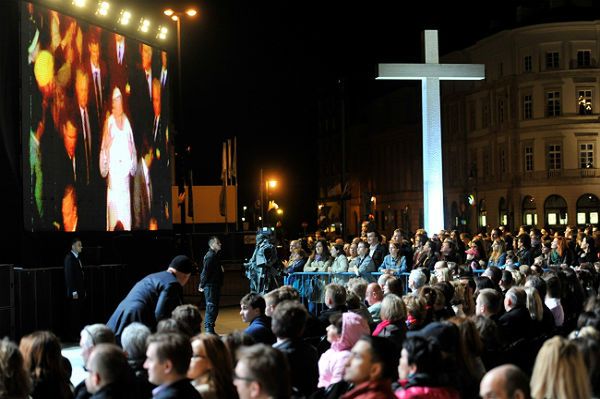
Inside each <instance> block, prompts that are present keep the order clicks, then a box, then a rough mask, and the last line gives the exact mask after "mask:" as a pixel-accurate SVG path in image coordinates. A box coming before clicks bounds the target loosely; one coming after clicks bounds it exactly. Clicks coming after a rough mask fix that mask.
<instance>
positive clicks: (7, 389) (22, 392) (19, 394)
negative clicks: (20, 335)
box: [0, 338, 31, 399]
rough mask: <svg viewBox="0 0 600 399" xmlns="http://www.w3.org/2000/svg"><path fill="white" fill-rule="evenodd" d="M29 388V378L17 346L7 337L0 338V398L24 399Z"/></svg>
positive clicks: (27, 394)
mask: <svg viewBox="0 0 600 399" xmlns="http://www.w3.org/2000/svg"><path fill="white" fill-rule="evenodd" d="M30 390H31V379H30V378H29V376H28V375H27V372H26V371H25V366H24V364H23V356H22V355H21V352H19V348H18V347H17V345H15V344H14V343H12V342H11V341H9V340H8V338H4V339H3V340H0V398H11V399H25V398H28V397H29V392H30Z"/></svg>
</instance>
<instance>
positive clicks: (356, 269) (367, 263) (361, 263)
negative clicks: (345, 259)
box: [348, 241, 377, 282]
mask: <svg viewBox="0 0 600 399" xmlns="http://www.w3.org/2000/svg"><path fill="white" fill-rule="evenodd" d="M356 251H357V253H358V257H357V258H356V260H355V262H354V265H351V267H350V266H349V267H348V271H349V272H353V273H355V274H356V275H357V276H361V277H362V278H364V279H365V280H367V281H369V282H372V281H374V280H375V279H374V278H373V276H372V275H371V272H374V271H375V270H377V268H376V267H375V262H373V259H371V257H370V256H369V244H367V243H366V242H364V241H359V242H358V244H357V247H356Z"/></svg>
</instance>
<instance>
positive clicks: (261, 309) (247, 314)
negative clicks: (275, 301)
mask: <svg viewBox="0 0 600 399" xmlns="http://www.w3.org/2000/svg"><path fill="white" fill-rule="evenodd" d="M266 306H267V305H266V303H265V299H264V298H263V297H262V296H261V295H260V294H257V293H255V292H251V293H249V294H246V295H244V297H243V298H242V299H241V300H240V309H241V310H240V315H241V316H242V321H243V322H244V323H251V322H252V320H254V319H256V318H257V317H260V316H262V315H264V314H265V308H266Z"/></svg>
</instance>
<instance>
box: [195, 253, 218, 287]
mask: <svg viewBox="0 0 600 399" xmlns="http://www.w3.org/2000/svg"><path fill="white" fill-rule="evenodd" d="M207 284H208V285H217V286H221V285H223V269H222V268H221V257H220V256H219V253H218V252H215V251H213V250H212V249H209V250H208V252H207V253H206V255H204V262H203V267H202V274H201V275H200V288H204V286H206V285H207Z"/></svg>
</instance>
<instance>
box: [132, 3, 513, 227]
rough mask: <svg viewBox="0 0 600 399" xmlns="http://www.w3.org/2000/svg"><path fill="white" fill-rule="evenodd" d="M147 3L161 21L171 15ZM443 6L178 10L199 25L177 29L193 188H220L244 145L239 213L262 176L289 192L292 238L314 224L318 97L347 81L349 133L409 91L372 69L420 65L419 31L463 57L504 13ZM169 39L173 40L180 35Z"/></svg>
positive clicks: (285, 196) (280, 198) (282, 198)
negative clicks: (230, 152)
mask: <svg viewBox="0 0 600 399" xmlns="http://www.w3.org/2000/svg"><path fill="white" fill-rule="evenodd" d="M144 3H145V4H148V2H147V1H146V2H144ZM152 3H153V4H156V7H157V9H162V8H165V7H167V6H168V5H169V4H168V3H167V2H162V1H156V0H153V1H152ZM445 3H446V4H444V5H440V6H434V5H433V4H431V3H426V2H420V3H419V4H414V3H406V2H399V1H374V2H361V3H355V2H345V1H339V0H332V1H331V0H321V1H312V2H311V1H309V2H306V1H303V2H300V1H297V0H290V1H287V0H286V1H277V2H276V1H266V2H265V1H262V2H250V1H241V0H224V1H222V0H221V1H216V0H215V1H210V2H208V1H207V2H196V3H191V2H190V3H178V4H176V5H174V7H178V8H180V9H184V8H185V6H186V5H194V6H195V7H197V8H198V9H199V10H200V14H199V17H196V18H195V19H194V20H191V19H185V20H184V21H183V24H182V26H183V28H182V66H183V71H182V75H183V79H184V82H185V83H184V89H183V103H184V108H183V109H184V111H185V126H186V129H185V135H186V137H187V140H188V142H189V143H190V144H191V145H192V154H193V161H192V167H193V171H194V184H197V185H205V184H206V185H208V184H220V167H221V143H222V141H223V140H225V139H227V138H233V136H237V137H238V175H239V189H240V195H239V205H240V206H242V205H248V206H251V204H252V202H253V201H254V200H256V199H257V198H258V195H259V194H258V190H259V170H260V168H263V169H265V170H266V171H269V172H268V173H267V174H269V175H276V176H277V178H278V179H279V180H280V181H281V183H282V184H281V187H280V188H279V192H277V193H276V194H274V198H275V199H276V200H277V202H278V203H279V204H280V205H281V206H282V207H283V208H284V209H285V212H286V217H285V219H284V220H285V223H286V227H287V229H288V230H290V231H292V232H293V231H296V230H298V229H299V225H300V223H301V222H302V221H304V220H306V221H308V222H309V223H311V224H312V223H313V222H314V221H315V219H316V200H317V196H318V192H317V184H316V183H317V179H318V174H319V171H318V167H317V154H318V147H317V142H316V132H317V130H316V126H317V101H318V99H319V94H320V93H323V91H324V90H325V91H327V90H331V88H332V87H334V86H335V82H336V81H338V79H344V80H345V82H346V83H345V84H346V107H347V117H348V126H351V125H352V120H353V116H354V115H356V114H357V110H359V109H360V108H361V107H362V106H363V105H364V104H366V103H368V102H369V101H371V100H372V99H374V98H376V97H377V96H380V95H382V94H385V93H387V92H390V91H392V90H394V89H395V88H398V87H400V86H401V85H403V84H406V83H402V82H376V81H375V76H376V71H377V63H379V62H422V50H421V47H422V45H421V34H422V31H423V30H424V29H438V30H439V41H440V52H441V53H442V54H443V53H444V52H448V51H452V50H455V49H460V48H464V47H466V46H469V45H471V44H474V43H475V42H476V40H478V39H479V38H481V37H484V36H485V35H486V34H487V32H488V31H489V29H488V28H489V26H490V22H489V17H488V15H496V16H497V15H500V14H502V13H503V12H505V11H503V10H496V11H495V12H494V13H492V14H489V11H488V10H482V9H480V8H477V7H481V5H479V6H477V5H476V3H475V2H461V3H460V6H459V8H457V7H456V4H457V3H454V4H452V5H450V4H447V3H448V2H445ZM473 13H475V16H473ZM478 13H479V16H477V14H478ZM163 18H166V17H163ZM173 26H174V24H173ZM171 34H172V35H173V37H175V36H174V35H175V30H174V29H172V30H171ZM175 48H176V47H173V50H174V49H175ZM173 54H175V51H173ZM173 59H174V60H175V59H176V57H173ZM413 84H415V85H416V84H417V83H416V82H415V83H413ZM290 141H292V142H293V144H291V145H290V144H287V143H289V142H290ZM284 143H285V144H284Z"/></svg>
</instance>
